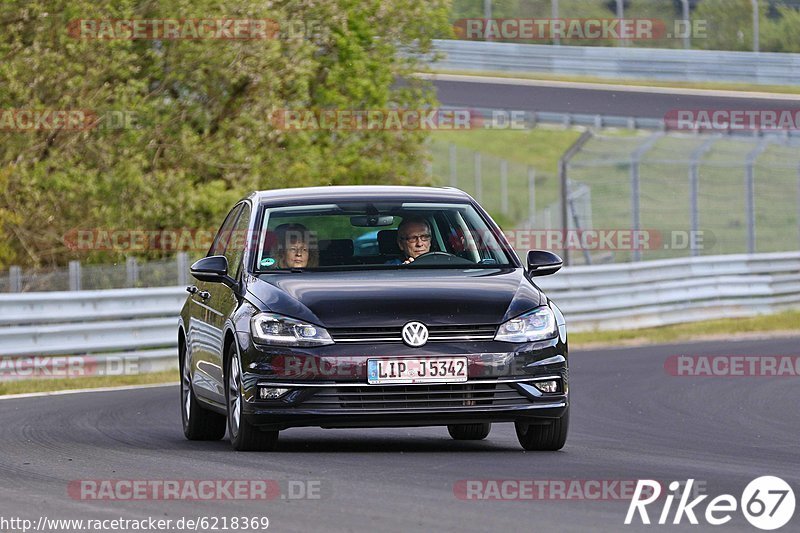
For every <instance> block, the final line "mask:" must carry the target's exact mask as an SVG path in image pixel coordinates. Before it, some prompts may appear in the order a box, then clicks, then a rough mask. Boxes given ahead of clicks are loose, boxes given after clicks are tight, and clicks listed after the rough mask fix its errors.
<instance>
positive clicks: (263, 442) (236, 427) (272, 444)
mask: <svg viewBox="0 0 800 533" xmlns="http://www.w3.org/2000/svg"><path fill="white" fill-rule="evenodd" d="M227 361H228V364H227V369H226V372H225V375H226V376H227V382H228V386H227V387H226V393H225V397H226V400H227V404H228V435H229V436H230V439H231V446H233V449H234V450H236V451H240V452H250V451H272V450H274V449H275V448H276V447H277V445H278V432H277V431H261V430H259V429H258V428H257V427H255V426H253V425H251V424H250V423H249V422H248V421H247V420H246V419H245V418H244V415H243V413H242V407H243V404H244V399H243V398H242V365H241V361H240V359H239V351H238V350H237V349H236V345H235V344H231V347H230V348H229V349H228V357H227Z"/></svg>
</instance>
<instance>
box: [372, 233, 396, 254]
mask: <svg viewBox="0 0 800 533" xmlns="http://www.w3.org/2000/svg"><path fill="white" fill-rule="evenodd" d="M378 249H379V250H380V252H381V254H382V255H402V252H401V251H400V247H399V246H397V230H396V229H382V230H380V231H379V232H378Z"/></svg>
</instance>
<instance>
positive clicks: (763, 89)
mask: <svg viewBox="0 0 800 533" xmlns="http://www.w3.org/2000/svg"><path fill="white" fill-rule="evenodd" d="M428 72H431V73H440V74H463V75H467V76H492V77H498V78H517V79H524V80H541V81H566V82H575V83H598V84H602V85H626V86H631V87H661V88H668V89H669V88H673V89H705V90H716V91H740V92H757V93H774V94H800V86H797V85H755V84H751V83H734V82H688V81H686V82H684V81H663V80H629V79H619V80H618V79H610V78H600V77H595V76H568V75H561V74H546V73H538V72H521V73H518V72H506V71H499V72H494V71H478V70H443V69H434V70H430V71H428Z"/></svg>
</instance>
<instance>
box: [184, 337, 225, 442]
mask: <svg viewBox="0 0 800 533" xmlns="http://www.w3.org/2000/svg"><path fill="white" fill-rule="evenodd" d="M179 350H180V352H179V353H180V357H181V420H182V422H183V434H184V435H185V436H186V438H187V439H189V440H220V439H221V438H222V437H224V436H225V417H224V416H222V415H221V414H219V413H215V412H214V411H210V410H208V409H206V408H205V407H203V406H202V405H201V404H200V402H199V401H197V397H195V395H194V389H193V388H192V374H191V368H192V354H191V352H190V351H189V349H188V348H187V346H186V343H185V342H183V343H181V345H180V347H179Z"/></svg>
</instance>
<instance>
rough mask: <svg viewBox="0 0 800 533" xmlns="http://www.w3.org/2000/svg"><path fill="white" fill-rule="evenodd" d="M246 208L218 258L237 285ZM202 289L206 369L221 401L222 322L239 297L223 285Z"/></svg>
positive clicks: (222, 396) (234, 306) (246, 215)
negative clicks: (209, 336)
mask: <svg viewBox="0 0 800 533" xmlns="http://www.w3.org/2000/svg"><path fill="white" fill-rule="evenodd" d="M250 212H251V211H250V206H249V205H248V204H247V203H244V204H242V209H241V211H240V213H239V215H238V218H237V221H236V223H235V224H234V225H233V227H232V228H231V233H230V235H228V236H227V238H226V239H224V246H223V249H222V250H219V251H218V255H220V254H221V255H224V256H225V257H226V258H227V260H228V275H229V276H231V277H232V278H233V279H235V280H236V281H237V282H238V281H240V280H241V276H242V269H243V266H242V257H243V256H244V250H245V246H246V243H247V239H246V237H247V230H248V226H249V224H250ZM207 286H208V288H207V289H206V290H207V291H208V293H209V294H210V297H209V298H208V299H207V301H206V302H205V304H206V306H207V307H208V308H209V315H208V316H209V331H211V332H213V334H214V341H213V345H212V346H211V347H210V353H209V354H208V357H209V363H210V365H209V367H210V370H211V372H212V378H213V380H214V386H215V388H214V400H215V401H220V402H223V401H224V400H225V380H224V376H223V370H224V367H223V362H224V360H225V359H224V357H225V353H224V350H225V346H224V343H225V321H226V320H227V319H228V317H230V316H231V314H232V313H233V311H234V310H235V309H236V307H237V306H238V304H239V295H238V294H237V293H236V291H234V290H233V289H231V288H230V287H229V286H228V285H226V284H224V283H208V284H207Z"/></svg>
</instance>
